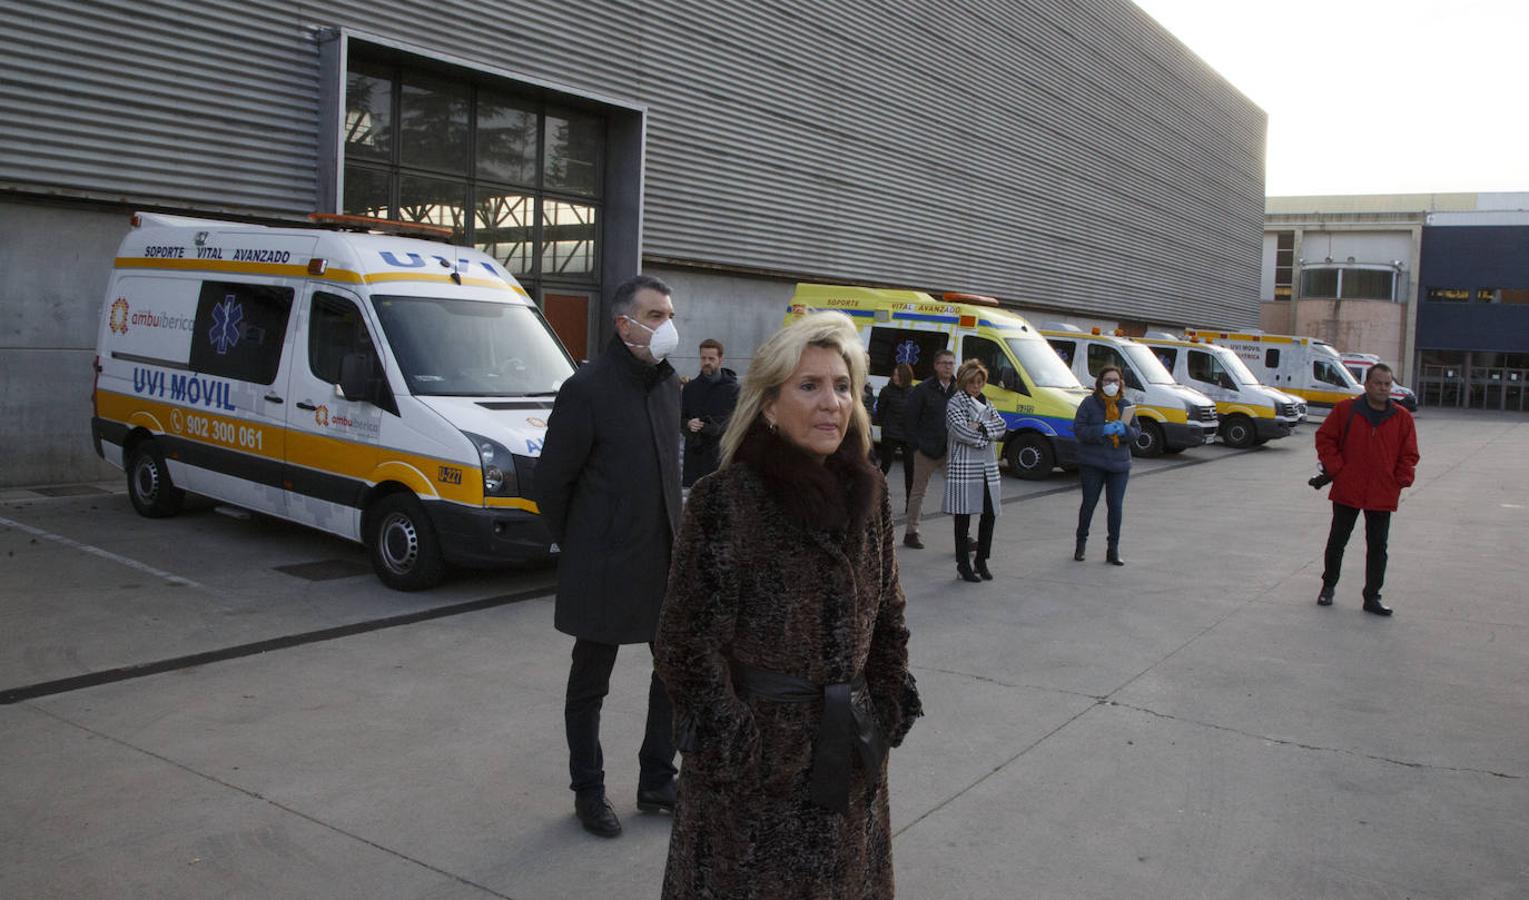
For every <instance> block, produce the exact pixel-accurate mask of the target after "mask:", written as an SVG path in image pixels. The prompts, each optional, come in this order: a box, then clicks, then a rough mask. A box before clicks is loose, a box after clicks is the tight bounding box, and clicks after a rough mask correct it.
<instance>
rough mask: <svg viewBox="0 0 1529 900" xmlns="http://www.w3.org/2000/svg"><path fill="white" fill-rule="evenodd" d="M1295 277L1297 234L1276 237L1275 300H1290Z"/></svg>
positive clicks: (1281, 232)
mask: <svg viewBox="0 0 1529 900" xmlns="http://www.w3.org/2000/svg"><path fill="white" fill-rule="evenodd" d="M1294 277H1295V232H1293V231H1279V232H1275V235H1274V299H1276V300H1289V299H1290V294H1291V287H1292V286H1293V284H1294Z"/></svg>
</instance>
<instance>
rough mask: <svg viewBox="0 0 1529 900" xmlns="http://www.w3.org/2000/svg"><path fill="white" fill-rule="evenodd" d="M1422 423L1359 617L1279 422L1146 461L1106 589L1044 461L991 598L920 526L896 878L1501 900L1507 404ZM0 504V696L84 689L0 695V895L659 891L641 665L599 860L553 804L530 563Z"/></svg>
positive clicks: (659, 829)
mask: <svg viewBox="0 0 1529 900" xmlns="http://www.w3.org/2000/svg"><path fill="white" fill-rule="evenodd" d="M1418 425H1419V432H1420V437H1421V442H1422V451H1423V464H1422V467H1421V468H1420V473H1419V474H1420V477H1419V482H1418V485H1417V486H1416V487H1415V488H1414V489H1412V490H1411V491H1408V492H1406V493H1405V494H1404V502H1403V506H1402V509H1401V511H1400V513H1399V514H1398V516H1397V517H1396V519H1395V521H1394V524H1393V528H1392V537H1391V569H1390V578H1389V582H1388V585H1387V589H1386V591H1385V597H1386V602H1387V603H1389V604H1391V605H1393V606H1394V607H1395V608H1396V609H1397V614H1396V616H1395V617H1394V618H1393V619H1391V620H1382V619H1377V618H1376V617H1373V616H1369V615H1366V614H1364V613H1362V612H1360V610H1359V587H1360V582H1361V581H1362V561H1361V560H1362V550H1363V542H1362V538H1361V537H1360V536H1359V535H1356V536H1355V540H1354V542H1353V545H1352V546H1351V548H1350V553H1349V557H1348V566H1347V567H1346V570H1345V571H1346V577H1345V580H1344V582H1343V583H1342V584H1341V585H1340V586H1339V589H1338V602H1337V604H1336V605H1335V606H1334V607H1332V608H1330V609H1320V608H1318V607H1317V606H1316V605H1315V604H1314V599H1315V594H1316V589H1317V579H1318V575H1319V574H1320V568H1321V562H1320V555H1321V549H1322V542H1323V539H1324V537H1325V532H1326V523H1327V516H1328V511H1329V506H1328V505H1327V504H1326V502H1325V501H1324V500H1323V499H1322V497H1321V496H1319V495H1318V494H1317V493H1316V492H1314V491H1312V490H1311V489H1310V488H1307V487H1306V486H1305V485H1304V484H1303V482H1304V480H1305V478H1306V477H1307V476H1308V475H1309V474H1310V470H1311V468H1312V459H1313V457H1312V453H1311V450H1310V435H1311V430H1312V429H1311V428H1310V427H1306V428H1303V429H1302V431H1301V433H1300V434H1299V435H1298V436H1297V437H1295V438H1292V439H1288V440H1285V441H1279V442H1275V443H1272V444H1270V445H1267V446H1266V447H1263V448H1259V449H1257V450H1253V451H1249V452H1243V453H1234V452H1231V451H1228V450H1226V449H1224V448H1221V447H1206V448H1200V449H1198V450H1195V451H1190V452H1189V453H1186V454H1184V455H1182V456H1181V457H1178V458H1172V457H1168V458H1164V459H1162V460H1155V461H1152V462H1150V463H1148V464H1145V465H1141V466H1138V468H1137V470H1136V472H1135V473H1134V474H1133V479H1132V483H1131V486H1130V490H1129V492H1128V495H1127V514H1126V536H1125V541H1124V552H1125V556H1126V558H1127V560H1128V561H1129V563H1130V565H1128V566H1127V567H1125V568H1124V569H1115V568H1113V567H1109V566H1106V565H1103V564H1102V563H1101V562H1100V561H1099V560H1100V558H1101V557H1102V549H1103V548H1102V540H1096V541H1095V542H1094V544H1095V546H1093V547H1092V548H1091V550H1092V552H1091V556H1092V557H1093V558H1092V559H1091V560H1090V561H1089V562H1086V563H1075V562H1073V561H1072V560H1071V544H1072V539H1071V529H1072V520H1073V517H1074V515H1075V512H1076V504H1077V496H1078V495H1077V493H1076V491H1075V490H1072V489H1069V488H1072V487H1075V484H1076V480H1075V478H1070V477H1058V478H1057V479H1055V480H1054V481H1051V482H1045V483H1042V484H1039V485H1035V484H1022V483H1019V482H1016V481H1014V480H1012V479H1006V480H1005V482H1004V487H1005V490H1006V491H1007V492H1009V497H1010V499H1009V501H1008V502H1006V503H1005V504H1004V507H1003V514H1002V517H1001V518H1000V520H999V523H998V528H997V541H996V543H997V545H998V548H997V549H998V552H997V553H996V554H995V559H994V560H993V562H992V567H993V569H994V571H995V573H996V574H997V575H998V579H997V580H996V581H993V582H990V583H985V584H981V585H968V584H965V583H962V582H958V581H956V580H955V577H954V576H955V572H954V564H953V560H952V557H951V552H950V549H951V544H952V541H951V535H950V534H949V528H950V524H949V520H948V519H946V518H943V517H926V524H925V526H924V537H925V542H926V543H927V544H928V545H929V546H928V549H926V550H923V551H912V550H900V551H899V555H900V561H901V564H902V573H903V584H904V587H905V590H906V592H907V594H908V597H909V619H910V626H911V628H912V630H913V641H912V655H913V661H914V665H915V671H916V674H917V677H918V679H919V683H920V686H921V688H922V690H923V692H924V698H925V706H926V709H927V710H928V715H927V717H926V718H924V719H923V720H921V721H920V722H919V723H918V724H917V726H915V728H914V730H913V732H912V734H911V735H910V736H909V739H908V741H907V743H906V744H905V745H904V746H903V747H902V748H901V749H899V750H897V751H894V753H893V756H892V773H893V774H892V807H893V818H894V825H895V828H896V831H897V836H896V839H895V844H894V848H895V854H896V866H897V878H898V886H899V894H900V895H901V896H903V897H913V898H968V897H970V898H1016V897H1035V898H1127V897H1128V898H1158V897H1161V898H1181V897H1228V898H1262V897H1270V898H1274V897H1280V898H1285V897H1345V898H1348V897H1357V898H1369V897H1374V898H1382V897H1414V898H1433V897H1437V898H1464V897H1471V898H1477V897H1479V898H1509V897H1522V896H1525V895H1526V894H1529V888H1526V887H1525V885H1529V840H1526V839H1525V838H1524V835H1525V834H1526V833H1529V643H1526V641H1525V637H1526V635H1529V609H1526V607H1525V603H1524V600H1525V596H1526V593H1529V591H1526V589H1525V587H1524V585H1525V584H1526V583H1529V553H1526V551H1529V538H1526V534H1529V532H1526V525H1529V478H1526V476H1529V463H1526V462H1525V453H1524V449H1523V448H1524V447H1525V446H1526V442H1529V419H1526V418H1522V417H1517V418H1513V417H1503V416H1500V415H1491V414H1481V413H1473V412H1443V411H1435V410H1431V409H1430V410H1425V411H1424V413H1423V415H1421V416H1420V417H1419V419H1418ZM1186 463H1195V464H1190V465H1185V464H1186ZM895 483H896V482H895V480H894V484H895ZM108 490H114V488H108ZM931 494H932V495H933V496H934V497H935V498H937V497H938V494H936V493H935V492H933V491H931ZM895 505H896V504H895V503H894V506H895ZM929 505H930V507H931V508H932V507H934V506H935V505H936V501H935V500H933V499H932V500H931V501H930V503H929ZM0 518H3V519H4V520H5V521H0V627H3V632H0V633H3V634H4V635H5V637H4V639H3V641H0V692H3V691H7V690H10V689H15V688H20V687H24V686H28V685H39V684H47V683H57V682H60V681H61V680H64V679H69V678H77V677H80V676H84V675H87V674H88V673H90V672H99V671H105V670H113V671H114V672H116V674H115V675H113V676H112V677H113V679H114V680H112V681H110V682H109V683H104V684H99V685H96V686H92V687H86V688H79V689H75V690H63V691H61V692H53V693H47V694H46V695H45V696H37V697H34V698H31V699H26V700H21V701H18V702H11V703H7V704H4V705H0V897H7V898H9V897H18V898H21V897H26V898H31V897H60V898H62V897H71V898H73V897H125V896H155V897H187V898H190V897H197V898H200V897H352V896H354V897H368V898H378V897H430V898H434V897H443V898H445V897H449V898H456V897H511V898H516V900H530V898H563V897H568V898H583V897H602V898H610V897H617V898H627V897H650V896H656V894H657V892H658V887H659V884H660V881H661V876H662V870H663V864H664V853H665V848H666V842H667V830H668V828H667V820H666V819H664V818H662V817H651V816H643V815H640V814H638V813H637V812H636V810H635V807H634V804H633V794H634V792H635V779H636V760H635V756H636V751H637V747H638V744H639V743H640V741H641V733H642V714H643V704H644V702H645V688H646V678H645V668H646V659H645V657H646V655H647V654H646V649H645V648H641V647H635V648H628V649H627V650H625V651H623V653H622V656H621V659H620V661H619V663H618V670H617V675H616V680H615V684H614V687H613V692H612V695H611V697H610V699H609V700H608V701H607V704H606V715H605V728H604V731H605V747H606V753H607V758H608V764H607V769H608V778H609V788H610V792H611V796H612V800H613V802H614V803H615V805H616V808H617V811H618V813H619V814H620V815H621V817H622V819H623V822H624V824H625V825H626V829H627V830H626V833H625V834H624V835H623V836H622V837H621V838H620V839H619V840H616V841H601V840H599V839H596V838H593V837H589V836H587V835H585V834H584V833H583V832H582V831H580V830H579V828H578V826H577V823H576V822H575V821H574V819H573V817H572V815H571V806H572V803H571V795H570V794H569V792H568V791H567V790H566V784H567V769H566V753H565V749H564V745H563V741H562V730H561V729H562V716H561V696H562V688H563V681H564V679H565V677H566V672H567V668H566V665H567V653H568V649H569V646H570V641H568V639H566V638H564V637H562V636H561V635H558V634H557V633H556V632H555V631H554V630H553V629H552V627H551V619H552V605H551V601H550V599H548V598H546V597H545V596H537V595H538V594H541V593H542V592H543V591H544V590H545V589H546V587H547V585H548V584H549V583H550V573H548V572H546V571H527V572H517V573H508V574H505V573H499V574H493V573H486V574H485V573H480V574H472V575H468V576H465V577H461V578H458V579H456V580H453V581H452V582H450V583H449V584H448V585H446V586H445V587H443V588H442V589H440V590H439V591H435V592H431V593H429V594H424V595H402V594H396V593H393V592H390V591H387V590H386V589H384V588H382V587H381V586H380V585H379V584H378V583H377V582H376V581H375V580H374V579H373V578H372V577H371V576H370V575H369V574H365V573H364V572H359V571H358V569H357V565H358V564H359V563H361V562H364V555H363V554H361V552H360V550H359V548H354V547H351V546H350V545H348V544H345V543H343V542H340V541H335V540H331V539H329V538H326V537H323V536H320V535H317V534H315V533H312V532H307V531H304V530H301V529H297V528H293V527H289V526H284V525H280V524H278V523H272V522H268V521H263V520H260V519H258V518H257V519H253V520H248V521H240V520H236V519H231V518H229V517H227V516H223V515H219V514H218V513H216V512H214V511H212V510H211V509H208V508H206V507H203V508H200V509H197V510H193V511H191V512H189V513H188V514H186V515H183V516H181V517H179V518H176V519H172V520H168V521H154V522H150V521H148V520H143V519H139V518H138V517H137V516H136V515H134V514H133V513H132V511H131V509H130V508H129V507H128V504H127V501H126V498H125V497H122V496H120V495H119V494H114V493H102V494H82V495H79V496H61V497H34V496H24V495H22V494H21V493H20V492H8V493H7V494H5V495H4V496H0ZM1102 529H1103V510H1102V509H1101V510H1100V511H1099V514H1098V516H1097V517H1096V519H1095V531H1096V534H1098V535H1099V536H1100V537H1101V538H1102ZM304 563H316V564H320V565H318V566H316V567H314V568H312V569H308V570H301V569H299V570H295V571H298V572H306V573H307V575H308V576H312V575H314V574H318V575H322V576H324V578H323V580H308V577H305V576H304V575H294V574H292V572H293V571H294V570H293V569H291V567H292V566H294V565H301V564H304ZM347 563H348V564H349V565H350V568H349V569H347V565H346V564H347ZM135 564H136V565H135ZM278 567H280V568H278ZM347 573H348V574H347ZM526 597H530V599H523V598H526ZM494 598H499V599H497V600H495V599H494ZM515 598H522V599H515ZM474 600H491V601H492V602H490V603H486V604H480V605H479V606H477V607H472V608H470V609H469V608H467V607H463V606H461V604H464V603H467V602H471V601H474ZM457 609H462V610H463V611H461V612H454V610H457ZM434 613H442V614H441V615H439V616H438V617H436V618H423V617H421V616H424V615H431V614H434ZM410 616H415V618H409V617H410ZM346 628H351V629H353V632H351V633H344V632H343V630H344V629H346ZM326 629H327V630H328V631H326ZM335 629H340V631H339V632H337V631H335ZM326 634H339V635H340V636H330V637H325V635H326ZM305 635H306V636H315V637H311V638H309V637H303V636H305ZM293 636H296V637H295V638H294V639H293V640H291V641H290V642H289V643H288V644H286V645H282V646H278V647H276V648H275V649H270V650H267V651H266V652H259V653H255V652H241V653H233V654H229V655H228V656H227V658H220V657H218V655H217V651H219V650H220V649H224V648H231V647H250V646H257V647H258V646H262V645H261V644H259V642H262V641H273V640H275V641H278V642H279V640H280V639H282V638H284V637H287V638H293ZM190 654H210V656H208V657H205V658H206V659H208V660H210V661H207V662H205V663H204V664H201V665H191V666H185V667H181V666H171V667H170V668H168V669H167V670H166V671H162V672H159V673H158V674H152V675H144V676H135V674H134V672H133V670H132V669H131V667H132V666H134V665H136V664H140V663H145V662H152V661H155V660H162V661H163V660H169V661H174V660H177V659H184V658H186V657H187V656H188V655H190ZM194 658H202V657H194Z"/></svg>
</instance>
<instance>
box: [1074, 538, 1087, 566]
mask: <svg viewBox="0 0 1529 900" xmlns="http://www.w3.org/2000/svg"><path fill="white" fill-rule="evenodd" d="M1087 546H1088V538H1078V546H1076V547H1074V548H1073V551H1072V558H1073V559H1075V560H1077V561H1078V562H1082V561H1083V548H1084V547H1087Z"/></svg>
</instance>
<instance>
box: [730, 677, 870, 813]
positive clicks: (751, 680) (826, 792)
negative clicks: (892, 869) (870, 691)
mask: <svg viewBox="0 0 1529 900" xmlns="http://www.w3.org/2000/svg"><path fill="white" fill-rule="evenodd" d="M732 670H733V689H734V690H736V691H737V692H738V693H739V695H740V696H742V695H752V696H755V697H759V698H760V699H762V700H771V701H774V702H776V703H810V702H812V701H813V700H817V699H819V698H821V699H822V701H823V718H822V719H821V720H820V721H819V724H818V740H817V743H816V744H815V745H814V746H813V748H812V802H813V803H816V804H817V805H819V806H821V807H823V808H824V809H831V810H833V811H834V812H837V813H840V814H843V813H846V812H848V811H849V755H850V753H851V752H858V753H859V754H860V761H861V762H863V763H864V764H865V768H866V771H867V772H868V773H870V777H871V778H873V779H874V778H876V777H877V775H878V773H879V770H880V768H881V761H882V759H883V758H884V757H885V756H886V753H887V747H886V742H885V741H884V740H883V739H882V736H881V728H880V727H879V726H878V725H877V724H876V719H875V717H874V716H872V715H871V713H870V711H869V710H867V709H862V708H860V707H857V706H856V705H855V704H854V703H853V702H852V700H851V697H852V693H853V692H854V691H855V690H860V691H864V690H865V675H864V674H860V675H856V676H855V679H854V680H853V681H841V682H838V683H835V684H824V685H819V684H814V683H812V682H810V681H808V680H807V679H805V678H798V677H796V676H795V675H786V674H784V673H782V672H771V671H769V670H768V669H756V668H754V667H753V666H749V665H745V664H743V663H740V662H738V661H736V660H734V661H733V664H732Z"/></svg>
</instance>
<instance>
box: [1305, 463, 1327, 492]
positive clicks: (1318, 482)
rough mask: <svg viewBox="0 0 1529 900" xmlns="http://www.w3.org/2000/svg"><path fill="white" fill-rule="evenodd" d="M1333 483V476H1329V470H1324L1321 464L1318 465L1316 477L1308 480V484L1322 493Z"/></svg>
mask: <svg viewBox="0 0 1529 900" xmlns="http://www.w3.org/2000/svg"><path fill="white" fill-rule="evenodd" d="M1332 481H1333V476H1331V475H1329V474H1327V470H1326V469H1324V468H1322V466H1321V464H1320V463H1319V464H1318V465H1317V474H1315V475H1313V476H1311V478H1309V479H1307V481H1306V483H1307V484H1309V485H1311V486H1312V487H1313V488H1315V489H1316V490H1319V491H1320V490H1322V489H1323V488H1325V487H1327V486H1328V485H1329V484H1332Z"/></svg>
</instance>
